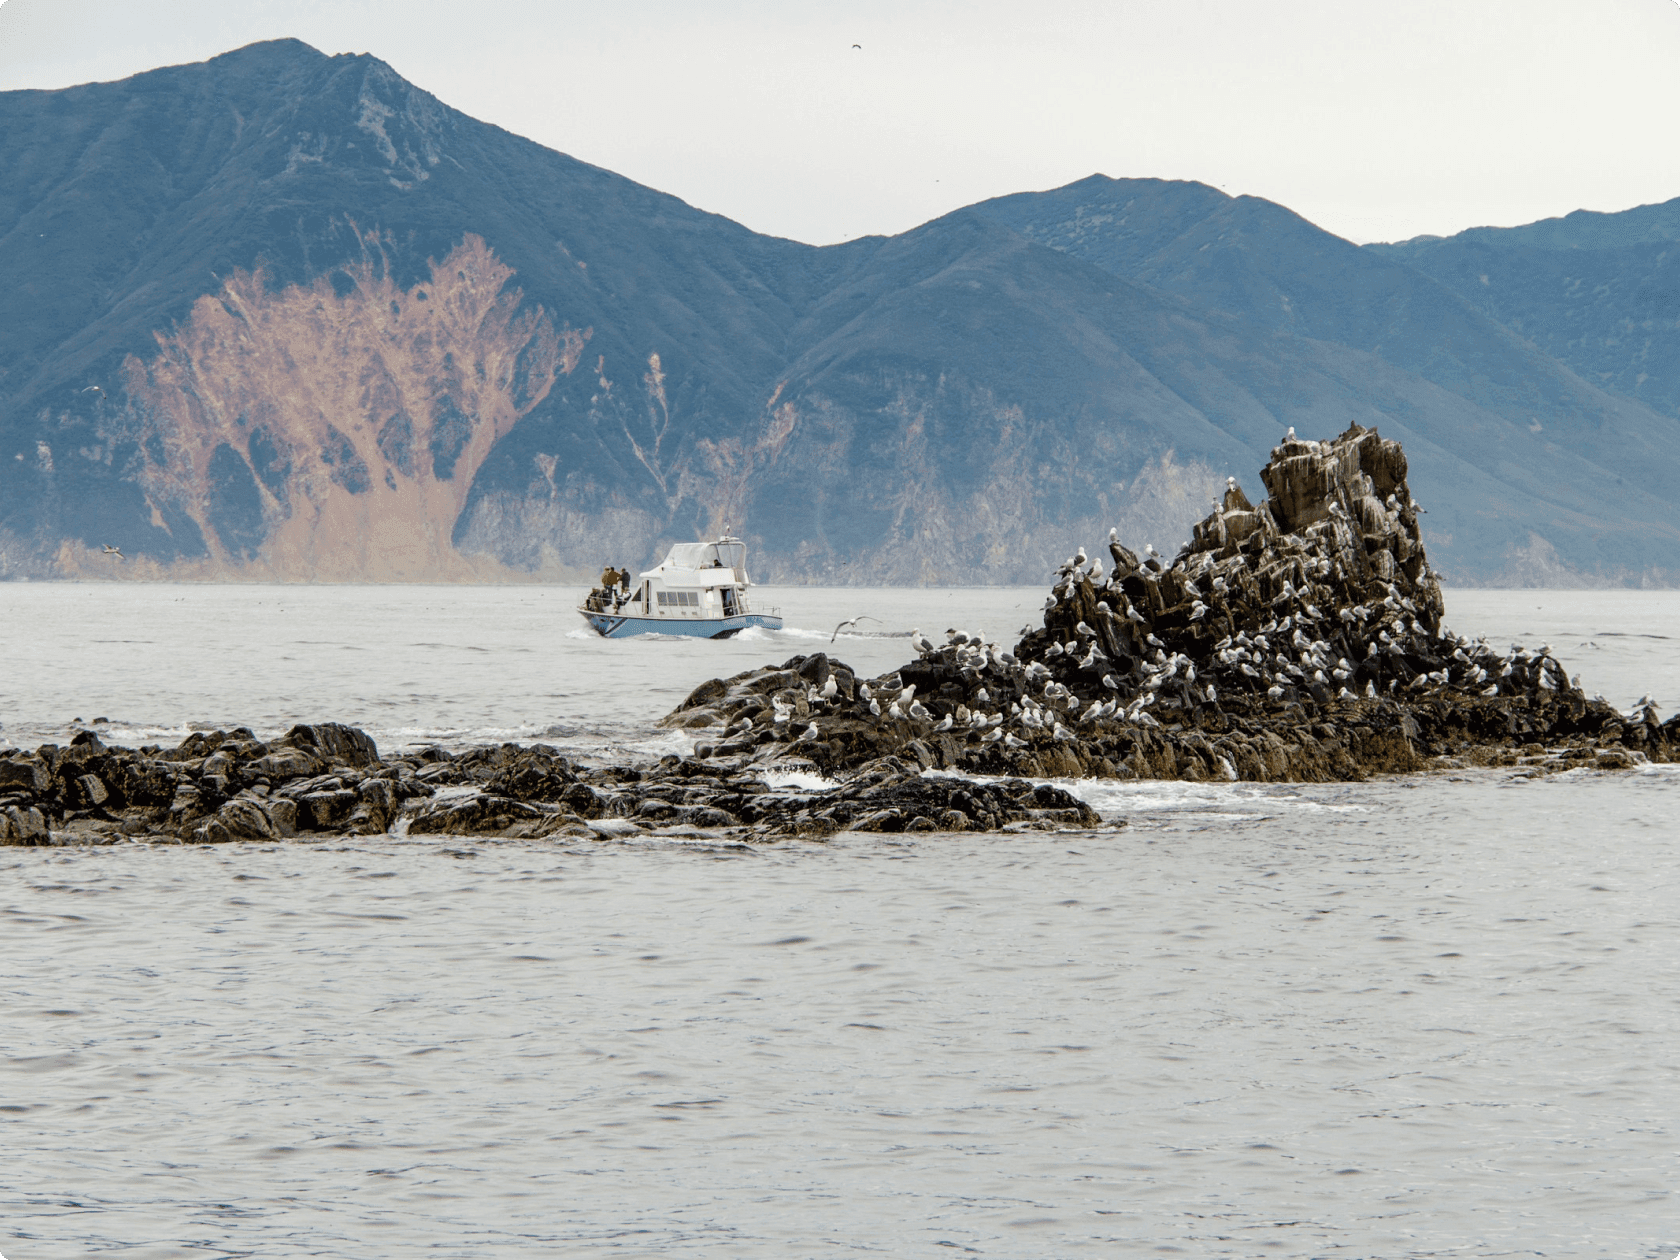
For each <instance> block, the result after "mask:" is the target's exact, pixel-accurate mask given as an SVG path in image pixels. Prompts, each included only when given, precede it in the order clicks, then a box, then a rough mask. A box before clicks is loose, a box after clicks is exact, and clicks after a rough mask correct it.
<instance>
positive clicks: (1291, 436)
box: [1283, 425, 1295, 442]
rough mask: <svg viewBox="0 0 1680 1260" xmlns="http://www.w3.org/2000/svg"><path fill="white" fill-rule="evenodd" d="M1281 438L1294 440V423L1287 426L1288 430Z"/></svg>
mask: <svg viewBox="0 0 1680 1260" xmlns="http://www.w3.org/2000/svg"><path fill="white" fill-rule="evenodd" d="M1283 440H1284V441H1285V442H1293V441H1294V440H1295V426H1294V425H1290V426H1289V432H1288V433H1287V434H1285V435H1284V439H1283Z"/></svg>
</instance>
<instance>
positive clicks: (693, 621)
mask: <svg viewBox="0 0 1680 1260" xmlns="http://www.w3.org/2000/svg"><path fill="white" fill-rule="evenodd" d="M751 586H752V583H751V582H750V581H748V580H747V544H746V543H744V542H742V541H741V540H740V539H739V538H734V537H731V536H729V535H727V534H726V535H724V536H723V537H722V538H715V539H713V540H712V541H711V542H697V543H678V544H676V546H674V547H672V548H671V550H670V551H669V552H668V553H667V554H666V556H665V559H664V560H662V561H660V562H659V564H658V565H656V566H655V567H654V568H651V569H649V570H647V572H645V573H643V574H641V575H640V576H639V577H638V578H637V580H636V584H635V585H631V583H630V582H629V581H628V580H624V581H622V582H621V583H620V584H619V585H616V586H613V585H606V584H603V585H601V586H597V587H596V588H595V589H594V590H592V591H590V592H589V594H588V595H587V596H586V597H585V598H584V601H583V603H582V604H580V605H579V606H578V612H579V613H580V614H582V616H583V619H584V620H585V621H587V622H588V623H589V628H590V629H591V630H593V631H595V633H596V634H598V635H600V636H601V637H602V638H605V639H625V638H629V637H630V636H631V635H636V634H679V635H687V636H689V637H691V638H699V639H727V638H729V637H730V636H731V635H736V634H739V633H741V631H743V630H745V629H747V628H748V627H750V626H763V627H764V628H765V629H766V630H780V629H781V628H782V610H781V609H779V608H766V609H754V608H753V607H752V604H751V602H750V599H749V597H748V594H747V591H748V589H749V588H750V587H751Z"/></svg>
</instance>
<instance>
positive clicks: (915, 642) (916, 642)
mask: <svg viewBox="0 0 1680 1260" xmlns="http://www.w3.org/2000/svg"><path fill="white" fill-rule="evenodd" d="M910 646H911V647H913V648H915V649H916V651H918V652H920V653H921V654H922V655H923V656H926V655H927V654H928V653H929V652H931V651H933V644H932V643H931V642H929V641H928V637H927V636H926V635H925V634H923V633H922V632H921V631H920V630H912V631H911V632H910Z"/></svg>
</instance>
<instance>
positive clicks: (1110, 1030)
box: [0, 585, 1680, 1260]
mask: <svg viewBox="0 0 1680 1260" xmlns="http://www.w3.org/2000/svg"><path fill="white" fill-rule="evenodd" d="M573 595H574V593H572V592H563V591H553V590H541V589H533V588H510V589H499V590H498V589H484V588H469V589H464V590H463V589H460V588H438V589H431V590H428V589H417V588H354V587H346V588H291V587H287V588H256V587H236V588H228V587H127V586H113V585H101V586H94V585H83V586H38V585H32V586H19V585H13V586H8V587H5V588H0V653H3V656H0V659H4V660H5V661H6V662H7V663H8V669H7V672H6V675H5V677H4V679H0V722H3V723H4V729H3V730H0V736H3V737H5V738H6V739H8V740H10V741H12V742H15V743H19V744H33V743H37V742H42V741H44V740H49V739H50V740H55V741H62V740H64V739H65V738H67V736H68V733H69V729H70V728H69V727H68V726H67V724H68V723H69V722H70V719H72V718H77V717H80V718H82V719H84V721H86V722H92V720H93V719H94V718H95V717H106V718H108V719H109V722H108V723H106V724H104V725H103V726H102V727H101V729H102V730H103V729H106V728H107V727H108V728H109V729H110V731H111V733H110V734H109V735H108V736H107V738H109V739H114V740H142V739H145V740H160V741H161V740H164V739H170V738H176V737H178V736H179V734H180V733H182V732H184V731H185V730H186V729H188V728H189V727H190V726H192V725H195V724H197V725H217V724H220V725H228V724H231V723H235V722H242V723H245V724H248V725H251V726H253V727H255V728H256V729H257V730H258V731H259V733H267V732H272V731H275V730H278V729H282V728H283V727H284V726H286V725H287V724H289V723H290V722H292V721H296V720H310V719H323V718H337V719H340V720H346V721H352V722H356V723H357V724H360V725H363V726H365V727H367V728H368V729H369V730H370V731H372V732H373V733H374V734H375V736H376V738H377V739H378V740H379V742H380V744H381V747H382V748H391V747H395V746H398V745H400V744H402V743H405V742H409V741H425V742H432V741H439V740H441V741H444V742H455V743H463V742H475V741H482V740H485V739H498V738H517V739H522V740H530V739H537V738H543V739H547V740H549V741H550V742H554V743H561V744H564V745H565V746H566V747H568V748H569V749H570V750H572V751H573V752H576V753H578V754H579V755H613V756H618V755H625V754H627V753H628V754H630V755H651V754H653V753H656V752H659V751H663V750H669V749H673V748H679V747H680V746H681V745H680V744H678V743H677V742H675V741H676V739H677V737H675V736H671V735H667V734H665V733H662V732H658V731H656V730H654V729H652V728H651V721H652V719H653V718H655V717H656V716H657V715H658V714H660V713H662V712H664V711H666V710H667V709H669V708H670V707H671V706H672V705H673V704H674V703H675V702H676V701H677V700H679V699H680V698H681V697H682V695H684V694H686V692H687V691H688V690H689V689H690V688H691V687H692V686H694V685H695V684H696V683H698V682H699V681H702V680H703V679H704V678H707V677H711V676H713V675H716V674H727V673H729V672H733V671H735V670H738V669H744V668H749V667H751V666H753V665H757V664H760V663H763V662H764V661H766V660H780V659H783V658H785V657H786V656H789V655H792V654H793V653H795V652H802V651H810V650H812V649H813V648H815V647H817V646H819V645H826V642H827V640H828V637H829V632H830V630H832V628H833V625H834V623H836V622H838V621H839V620H841V619H842V618H845V617H849V616H851V615H853V614H855V613H858V612H863V611H866V610H867V611H871V612H873V613H874V614H875V615H879V616H880V617H881V624H880V625H878V626H871V625H870V624H869V623H864V626H865V627H866V628H868V629H870V630H872V631H874V632H876V636H877V637H863V638H846V637H844V636H843V637H842V638H841V639H840V641H839V642H838V643H836V644H835V645H833V648H832V650H833V651H834V652H835V653H836V654H837V655H839V656H840V657H841V658H842V659H845V660H847V661H848V662H850V663H851V664H853V665H855V666H857V667H858V668H860V669H861V670H864V671H865V672H874V671H876V670H879V669H884V668H886V667H888V666H891V665H893V664H897V663H899V662H900V661H902V659H903V658H904V655H905V650H906V645H905V641H904V639H903V638H901V637H889V636H897V635H901V634H902V633H904V632H905V631H907V630H908V629H909V628H910V626H911V625H915V626H918V627H920V628H921V629H923V630H926V631H931V632H939V631H943V629H944V628H945V627H946V626H947V625H961V626H963V627H965V628H978V629H982V630H984V631H985V632H986V633H987V634H988V635H991V636H994V637H1002V636H1004V635H1010V634H1012V633H1013V631H1014V630H1015V629H1017V628H1018V627H1019V626H1020V625H1021V624H1022V623H1023V622H1025V621H1027V620H1030V619H1031V617H1032V611H1031V610H1032V609H1034V608H1035V607H1036V605H1037V604H1038V602H1039V599H1040V595H1039V593H1038V592H1036V591H997V590H988V591H956V592H947V591H933V592H921V591H786V592H782V594H781V600H780V602H781V603H782V605H783V607H784V610H785V612H786V613H787V615H788V620H789V624H790V626H792V627H795V628H794V629H791V630H789V631H785V632H783V633H782V634H779V635H765V636H762V637H759V638H757V639H751V638H749V639H746V640H744V641H741V640H738V641H734V642H730V643H722V644H703V643H702V644H696V643H689V642H676V641H666V642H658V641H633V642H627V643H605V642H602V641H600V640H595V639H592V638H588V637H584V636H583V635H581V634H579V633H578V632H577V631H576V630H575V629H574V627H573V626H572V625H571V622H572V621H574V620H576V618H575V617H574V616H573V614H571V613H570V611H569V609H570V606H571V603H572V598H573ZM1448 610H1449V616H1448V620H1449V622H1450V623H1451V624H1452V625H1453V626H1454V627H1455V628H1456V629H1459V630H1461V631H1464V632H1473V633H1485V634H1488V635H1489V636H1490V637H1493V638H1494V640H1495V641H1496V642H1501V641H1504V640H1508V639H1520V640H1522V641H1524V642H1529V643H1533V644H1538V643H1539V642H1542V641H1545V642H1550V643H1551V644H1552V646H1553V648H1554V650H1555V651H1556V652H1557V653H1558V654H1559V655H1560V656H1561V657H1562V658H1563V659H1564V660H1565V662H1566V663H1567V664H1568V665H1569V666H1570V668H1571V670H1572V672H1578V673H1580V674H1581V675H1582V680H1583V682H1584V684H1585V685H1586V686H1587V687H1588V689H1589V690H1595V689H1597V690H1602V691H1603V692H1604V693H1605V695H1606V696H1607V697H1608V698H1610V699H1611V700H1613V701H1615V702H1616V703H1618V704H1627V703H1630V702H1631V701H1632V700H1633V699H1634V698H1635V697H1636V696H1638V695H1639V694H1640V693H1641V692H1644V691H1651V692H1653V693H1654V694H1655V695H1656V697H1657V699H1658V702H1659V706H1660V707H1661V709H1662V710H1663V712H1664V713H1665V714H1666V713H1668V712H1671V711H1672V710H1673V709H1674V707H1676V702H1677V700H1680V660H1677V659H1676V651H1675V648H1676V640H1675V639H1674V638H1672V637H1670V636H1671V635H1672V634H1673V633H1674V627H1676V626H1677V625H1680V597H1677V596H1675V595H1673V594H1667V593H1645V592H1617V593H1613V594H1611V595H1600V594H1593V595H1588V596H1581V595H1579V594H1575V593H1569V594H1551V593H1536V592H1503V593H1502V592H1475V593H1468V592H1452V593H1450V594H1449V598H1448ZM1072 786H1074V787H1075V789H1076V790H1078V791H1080V792H1081V793H1082V794H1084V795H1085V796H1086V797H1087V799H1090V800H1091V801H1092V802H1093V803H1094V804H1095V805H1096V806H1097V808H1098V809H1099V812H1101V813H1102V814H1103V815H1104V816H1105V818H1107V819H1110V820H1113V819H1118V818H1122V817H1123V818H1125V819H1127V820H1129V826H1127V827H1126V828H1125V829H1123V830H1116V829H1103V830H1099V831H1094V832H1088V833H1087V832H1081V833H1071V834H1058V835H1042V834H1029V835H1009V836H998V835H962V836H915V837H882V836H863V835H854V836H842V837H838V838H836V839H834V840H831V841H830V842H827V843H821V844H813V843H793V844H785V845H777V846H770V847H758V848H750V849H749V848H740V847H731V846H728V845H720V844H693V843H689V844H682V843H672V842H668V841H663V842H657V843H656V842H651V841H644V842H641V843H611V844H599V843H567V844H558V845H557V844H554V843H552V842H498V841H478V842H469V841H466V840H463V839H460V838H453V839H440V838H436V837H431V838H413V839H410V838H399V837H384V838H375V839H367V838H357V839H354V840H330V841H325V842H318V843H311V844H301V843H300V844H287V845H276V846H266V845H254V846H228V847H222V848H206V849H194V848H180V847H169V848H157V849H152V848H149V847H145V846H134V845H125V846H117V847H111V848H98V849H85V850H75V849H53V850H0V853H3V854H4V856H3V857H0V880H3V883H0V957H3V958H4V989H3V992H4V1002H3V1007H0V1020H3V1023H0V1253H3V1254H4V1255H5V1256H6V1257H7V1258H8V1260H35V1258H37V1257H55V1258H57V1257H82V1256H93V1255H111V1256H122V1257H160V1258H161V1257H215V1256H262V1257H268V1256H278V1257H303V1256H333V1257H356V1258H361V1257H367V1258H369V1260H387V1258H400V1260H406V1258H407V1257H422V1256H423V1257H481V1256H483V1257H495V1256H514V1255H518V1256H526V1255H529V1256H574V1255H576V1256H593V1255H613V1256H693V1257H702V1256H704V1257H753V1258H758V1257H764V1258H769V1257H790V1256H792V1257H805V1256H831V1255H838V1256H845V1255H860V1256H863V1255H890V1256H945V1255H979V1256H993V1257H1061V1256H1075V1255H1091V1256H1127V1255H1173V1254H1188V1255H1209V1256H1251V1255H1274V1256H1349V1257H1354V1256H1358V1257H1366V1256H1381V1257H1412V1256H1419V1257H1421V1256H1446V1255H1452V1256H1462V1255H1469V1256H1505V1255H1512V1256H1548V1257H1554V1256H1556V1257H1562V1256H1595V1257H1596V1256H1640V1257H1657V1256H1661V1257H1664V1260H1666V1258H1667V1257H1669V1256H1672V1255H1674V1254H1675V1251H1676V1249H1677V1246H1680V1213H1677V1210H1676V1209H1677V1207H1680V1204H1677V1203H1676V1199H1675V1196H1674V1194H1673V1187H1674V1185H1675V1184H1676V1179H1677V1176H1680V1159H1677V1155H1676V1152H1677V1143H1680V1123H1677V1122H1676V1117H1677V1115H1680V1048H1677V1047H1680V984H1677V981H1680V952H1677V950H1676V944H1677V927H1680V922H1677V920H1680V914H1677V911H1676V906H1677V905H1680V871H1677V863H1680V822H1677V808H1676V807H1677V805H1680V773H1677V772H1676V771H1673V770H1670V769H1668V768H1663V767H1657V768H1647V769H1645V770H1644V771H1639V772H1633V773H1626V774H1613V775H1607V774H1598V773H1593V772H1583V771H1577V772H1572V773H1570V774H1567V775H1562V776H1557V777H1552V778H1546V779H1527V778H1523V777H1519V776H1516V775H1513V774H1510V773H1509V772H1501V773H1490V772H1477V773H1466V774H1459V775H1451V776H1437V777H1431V778H1421V777H1420V778H1407V779H1396V780H1387V781H1380V782H1374V783H1366V784H1353V785H1327V786H1310V787H1291V786H1280V785H1268V786H1261V785H1243V784H1234V785H1217V786H1214V785H1206V784H1194V785H1192V784H1171V783H1163V784H1148V783H1145V784H1112V783H1111V784H1098V783H1080V784H1075V785H1072Z"/></svg>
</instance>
